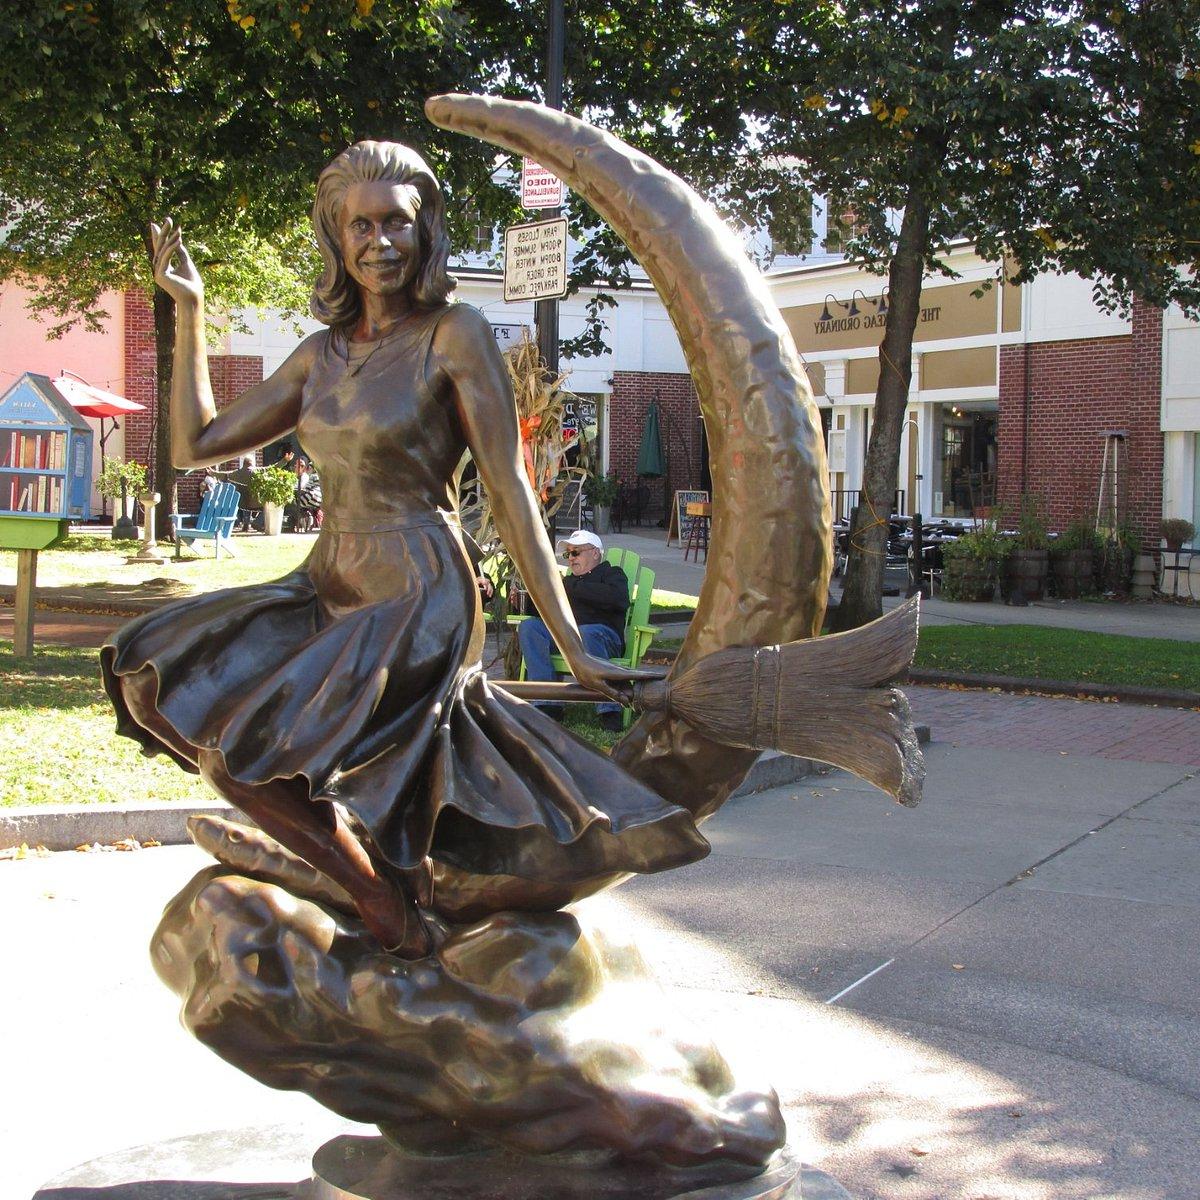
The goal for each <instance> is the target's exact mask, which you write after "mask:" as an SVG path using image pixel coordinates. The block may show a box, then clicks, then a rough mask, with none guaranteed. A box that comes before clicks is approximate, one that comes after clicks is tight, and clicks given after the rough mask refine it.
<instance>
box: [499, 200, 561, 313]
mask: <svg viewBox="0 0 1200 1200" xmlns="http://www.w3.org/2000/svg"><path fill="white" fill-rule="evenodd" d="M566 294H567V219H566V218H565V217H557V218H555V219H554V220H552V221H532V222H530V223H529V224H528V225H513V226H510V227H509V228H508V229H506V230H505V231H504V299H505V300H506V301H508V300H554V299H560V298H561V297H563V296H565V295H566Z"/></svg>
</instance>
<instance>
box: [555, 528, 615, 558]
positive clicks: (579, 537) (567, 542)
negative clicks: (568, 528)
mask: <svg viewBox="0 0 1200 1200" xmlns="http://www.w3.org/2000/svg"><path fill="white" fill-rule="evenodd" d="M567 546H594V547H595V548H596V549H597V550H599V551H600V552H601V553H603V551H604V543H603V542H602V541H601V540H600V539H599V538H598V537H597V536H596V535H595V534H594V533H593V532H592V531H591V530H590V529H577V530H575V532H574V533H573V534H571V535H570V537H565V538H559V539H558V542H557V544H556V546H555V549H556V550H557V551H558V553H559V554H561V553H562V552H563V550H564V549H565V548H566V547H567Z"/></svg>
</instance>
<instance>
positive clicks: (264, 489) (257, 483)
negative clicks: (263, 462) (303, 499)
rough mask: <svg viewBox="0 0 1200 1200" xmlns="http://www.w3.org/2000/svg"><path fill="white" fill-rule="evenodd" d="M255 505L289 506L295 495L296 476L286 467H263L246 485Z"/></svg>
mask: <svg viewBox="0 0 1200 1200" xmlns="http://www.w3.org/2000/svg"><path fill="white" fill-rule="evenodd" d="M247 490H248V491H249V493H250V499H251V500H253V501H254V503H255V504H290V503H291V502H292V500H293V499H294V498H295V495H296V475H295V473H294V472H293V471H289V470H288V469H287V468H286V467H263V469H262V470H261V471H255V472H254V474H253V475H251V477H250V482H249V484H248V485H247Z"/></svg>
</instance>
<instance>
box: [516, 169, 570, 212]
mask: <svg viewBox="0 0 1200 1200" xmlns="http://www.w3.org/2000/svg"><path fill="white" fill-rule="evenodd" d="M565 199H566V188H564V187H563V181H562V180H561V179H559V177H558V176H557V175H555V174H553V173H552V172H550V171H547V170H546V168H545V167H543V166H542V165H541V164H540V163H535V162H534V161H533V159H532V158H523V159H521V207H522V208H562V206H563V201H564V200H565Z"/></svg>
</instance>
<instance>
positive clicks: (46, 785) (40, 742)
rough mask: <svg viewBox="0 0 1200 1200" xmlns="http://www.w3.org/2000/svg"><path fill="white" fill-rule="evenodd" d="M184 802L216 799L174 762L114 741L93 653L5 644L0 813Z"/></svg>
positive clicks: (1, 645) (0, 690)
mask: <svg viewBox="0 0 1200 1200" xmlns="http://www.w3.org/2000/svg"><path fill="white" fill-rule="evenodd" d="M144 800H183V801H187V802H189V803H203V804H209V803H211V802H212V793H211V792H210V791H209V790H208V789H207V788H206V787H205V786H204V784H203V783H201V782H200V780H199V779H198V778H197V777H196V776H195V775H189V774H187V773H186V772H185V771H181V770H180V769H179V768H178V767H177V766H176V765H175V764H174V763H173V762H172V761H171V760H170V759H168V758H154V759H148V758H143V757H142V754H141V751H140V749H139V748H138V745H137V743H136V742H132V741H130V740H129V739H128V738H123V737H118V736H117V734H116V718H115V717H114V716H113V711H112V705H110V704H109V702H108V697H107V696H105V694H104V689H103V688H102V687H101V686H100V664H99V660H98V658H97V654H96V651H95V650H80V649H75V648H73V647H69V646H37V647H36V648H35V650H34V655H33V658H31V659H22V660H20V661H19V662H18V661H17V660H16V659H14V658H13V655H12V643H11V642H4V641H0V807H13V806H15V805H21V804H119V803H123V802H130V803H135V802H139V801H144Z"/></svg>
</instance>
